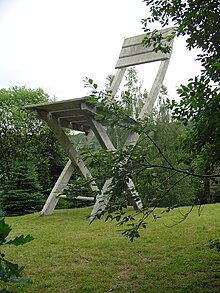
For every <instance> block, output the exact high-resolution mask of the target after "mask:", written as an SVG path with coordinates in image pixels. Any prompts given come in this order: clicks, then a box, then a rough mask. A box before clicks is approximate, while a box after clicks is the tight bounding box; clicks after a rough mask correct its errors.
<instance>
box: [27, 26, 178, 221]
mask: <svg viewBox="0 0 220 293" xmlns="http://www.w3.org/2000/svg"><path fill="white" fill-rule="evenodd" d="M171 30H172V29H164V30H162V31H161V33H162V35H163V36H166V35H169V34H170V32H171ZM144 36H145V35H144V34H142V35H138V36H135V37H131V38H126V39H125V40H124V43H123V46H122V50H121V53H120V55H119V59H118V62H117V64H116V67H115V68H116V69H118V70H117V73H116V75H115V77H114V80H113V82H112V85H111V94H112V96H115V95H116V93H117V90H118V88H119V86H120V84H121V81H122V78H123V76H124V74H125V71H126V68H127V67H129V66H134V65H139V64H144V63H150V62H156V61H160V62H161V64H160V67H159V69H158V72H157V75H156V77H155V80H154V82H153V84H152V88H151V90H150V93H149V96H148V99H147V101H146V103H145V104H144V106H143V108H142V110H141V112H140V114H139V117H138V118H139V119H142V118H143V117H144V116H145V115H148V114H150V112H151V111H152V108H153V106H154V103H155V101H156V98H157V96H158V94H159V91H160V88H161V86H162V83H163V80H164V77H165V74H166V71H167V68H168V64H169V60H170V57H171V52H172V45H173V41H171V42H169V43H168V45H169V46H170V47H171V50H170V52H169V53H162V52H157V53H156V52H154V51H153V49H152V48H151V47H149V48H146V47H143V45H142V44H141V42H142V40H143V38H144ZM27 108H28V109H30V110H32V111H35V112H36V114H37V115H38V117H39V118H41V119H43V120H44V121H46V122H47V124H48V125H49V127H50V128H51V129H52V131H53V133H54V135H55V136H56V138H57V140H58V141H59V143H60V144H61V145H62V147H63V149H64V151H65V152H66V154H67V156H68V157H69V161H68V162H67V164H66V166H65V168H64V169H63V171H62V173H61V174H60V176H59V178H58V180H57V182H56V183H55V185H54V187H53V189H52V191H51V193H50V195H49V197H48V199H47V201H46V203H45V205H44V207H43V209H42V212H41V215H50V214H51V213H52V212H53V210H54V209H55V207H56V204H57V202H58V200H59V198H60V197H62V191H63V189H64V188H65V187H66V185H67V184H68V182H69V180H70V178H71V176H72V174H73V172H74V170H75V168H77V169H78V170H79V172H80V174H81V175H82V176H83V177H85V178H88V179H90V188H91V190H92V191H96V192H97V193H98V195H97V197H96V200H95V204H94V207H93V210H92V212H91V216H90V219H91V220H93V219H94V218H95V217H96V215H97V214H99V213H101V212H102V211H104V209H105V207H106V205H107V203H108V201H109V196H108V195H107V192H106V191H107V190H108V188H109V185H110V184H111V181H112V179H111V178H109V179H107V180H106V182H105V184H104V186H103V188H102V190H99V188H98V187H97V185H96V183H95V181H94V180H93V178H92V175H91V173H90V171H89V169H88V168H87V166H86V164H85V163H84V161H83V160H82V159H81V157H80V149H81V148H82V147H84V146H85V145H87V144H89V143H90V142H91V140H92V138H93V136H94V135H95V136H96V138H97V139H98V141H99V143H100V145H101V146H102V147H103V149H105V150H115V148H114V146H113V144H112V142H111V140H110V138H109V137H108V135H107V133H106V130H105V127H104V126H103V125H102V123H101V122H99V121H96V120H95V115H96V111H95V108H94V107H91V105H89V104H88V103H87V102H86V98H85V97H83V98H78V99H71V100H65V101H57V102H51V103H42V104H37V105H28V106H27ZM63 128H69V129H71V130H77V131H81V132H84V133H85V137H84V139H83V140H82V141H81V143H80V144H79V145H78V147H77V148H76V147H75V146H74V145H73V144H72V143H71V142H70V140H69V138H68V136H67V135H66V134H65V132H64V130H63ZM138 139H139V135H138V134H137V133H132V134H130V135H129V136H128V137H127V140H126V142H125V147H126V146H128V145H135V144H136V143H137V141H138ZM127 184H128V188H129V189H130V191H131V193H132V195H133V196H135V197H134V198H135V202H136V205H137V207H138V208H141V207H142V203H141V201H140V199H138V196H137V195H138V194H137V193H136V191H135V188H134V184H133V182H132V180H130V181H129V182H128V183H127ZM78 198H79V199H80V197H78ZM81 199H83V198H81ZM88 199H90V200H91V198H88ZM92 200H93V199H92Z"/></svg>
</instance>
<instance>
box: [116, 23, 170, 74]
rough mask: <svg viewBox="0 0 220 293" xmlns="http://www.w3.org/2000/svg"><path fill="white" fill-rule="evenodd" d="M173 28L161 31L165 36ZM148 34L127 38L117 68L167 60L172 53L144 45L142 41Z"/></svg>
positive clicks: (168, 43)
mask: <svg viewBox="0 0 220 293" xmlns="http://www.w3.org/2000/svg"><path fill="white" fill-rule="evenodd" d="M172 30H173V28H168V29H163V30H160V31H159V33H161V34H162V36H163V37H165V36H167V35H169V34H170V33H171V31H172ZM145 36H146V34H141V35H138V36H135V37H130V38H126V39H125V40H124V43H123V45H122V49H121V53H120V55H119V59H118V62H117V64H116V67H115V68H116V69H120V68H123V67H128V66H135V65H139V64H144V63H150V62H154V61H162V60H167V59H168V58H169V57H170V54H169V53H167V54H165V53H162V52H160V51H158V52H154V51H153V48H152V47H144V46H143V44H142V41H143V39H144V37H145ZM171 44H172V42H167V45H171Z"/></svg>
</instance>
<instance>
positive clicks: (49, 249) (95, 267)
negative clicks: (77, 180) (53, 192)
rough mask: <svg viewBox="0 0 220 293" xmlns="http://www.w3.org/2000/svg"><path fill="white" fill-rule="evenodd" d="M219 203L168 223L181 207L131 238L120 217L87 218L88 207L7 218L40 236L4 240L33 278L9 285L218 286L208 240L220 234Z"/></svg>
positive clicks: (97, 288) (63, 288)
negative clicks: (20, 240) (121, 226)
mask: <svg viewBox="0 0 220 293" xmlns="http://www.w3.org/2000/svg"><path fill="white" fill-rule="evenodd" d="M188 209H189V208H187V207H184V208H181V211H183V212H186V211H187V210H188ZM219 210H220V204H215V205H206V206H204V207H203V211H202V215H201V216H198V209H196V208H195V209H194V210H193V212H192V213H191V214H190V215H189V217H188V218H187V219H186V220H185V221H184V222H182V223H180V224H178V225H176V226H173V227H170V226H171V225H172V223H173V220H174V219H177V218H178V216H179V215H180V213H179V211H178V209H176V210H174V211H171V212H170V213H166V214H163V217H162V218H161V219H158V220H156V221H154V220H153V219H152V220H149V222H148V224H147V228H146V229H145V230H143V231H142V232H141V238H140V239H137V240H135V241H134V242H133V243H132V242H130V241H129V240H128V239H126V238H125V237H123V236H122V235H121V233H120V232H119V231H118V229H119V228H118V227H116V226H115V223H114V222H107V223H105V222H104V221H103V220H101V221H99V220H97V221H95V222H94V223H93V224H92V225H89V224H88V218H87V216H88V215H89V212H90V208H83V209H73V210H57V211H55V212H54V214H53V215H52V216H48V217H40V216H39V214H32V215H26V216H21V217H11V218H7V219H6V222H7V223H9V224H10V225H11V226H12V233H11V234H12V237H13V236H14V235H20V234H25V235H26V234H31V235H32V236H34V238H35V239H34V240H33V241H32V242H30V243H28V244H25V245H23V246H19V247H14V246H11V247H4V248H3V252H4V253H5V254H6V256H7V258H8V259H10V260H11V261H15V262H17V263H19V265H24V266H25V270H24V274H23V275H24V277H30V278H31V279H32V281H33V284H30V285H14V284H13V285H8V288H9V289H11V290H12V291H13V292H27V293H28V292H74V293H75V292H76V293H77V292H83V293H84V292H85V293H86V292H94V293H99V292H100V293H104V292H123V293H127V292H130V293H138V292H152V293H153V292H157V293H158V292H159V293H160V292H193V293H195V292H220V254H219V253H218V252H217V251H215V250H211V249H209V247H208V245H207V243H208V241H209V239H212V238H220V222H219ZM158 212H160V210H158ZM1 285H2V286H4V285H3V284H1Z"/></svg>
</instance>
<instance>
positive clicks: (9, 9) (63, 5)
mask: <svg viewBox="0 0 220 293" xmlns="http://www.w3.org/2000/svg"><path fill="white" fill-rule="evenodd" d="M147 13H148V12H147V8H146V6H145V3H143V2H142V0H110V1H109V0H108V1H107V0H80V1H73V0H0V36H1V46H0V88H2V87H4V88H8V87H11V86H21V85H26V86H27V87H30V88H37V87H41V88H43V89H44V90H45V91H46V92H47V93H49V94H50V96H51V97H53V96H56V97H57V99H58V100H61V99H69V98H77V97H81V96H83V95H85V94H86V92H87V91H88V90H86V89H84V82H83V80H84V79H85V77H89V78H92V79H94V81H96V83H98V85H99V86H100V88H102V87H103V85H104V82H105V78H106V77H107V75H108V74H114V73H116V70H115V69H114V67H115V65H116V61H117V58H118V56H119V53H120V50H121V46H122V43H123V39H124V38H125V37H131V36H134V35H138V34H142V33H143V30H142V25H141V19H142V18H145V17H147ZM152 28H154V27H152ZM156 28H159V27H156ZM195 56H196V55H195V53H194V52H188V51H186V49H185V42H184V40H183V39H177V40H175V43H174V50H173V54H172V58H171V62H170V66H169V69H168V72H167V75H166V78H165V81H164V83H165V85H167V87H168V90H169V93H170V96H171V97H173V96H174V95H175V89H176V87H177V86H178V85H180V84H181V83H184V82H186V81H187V80H188V79H189V78H190V77H192V76H194V75H196V74H198V73H199V69H200V67H199V63H198V62H195V61H194V59H195ZM138 70H139V72H140V79H141V80H143V81H144V88H147V89H148V90H149V89H150V85H151V83H152V81H153V77H154V74H155V73H156V70H157V66H155V64H145V65H142V66H138Z"/></svg>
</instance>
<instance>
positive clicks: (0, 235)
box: [0, 219, 11, 245]
mask: <svg viewBox="0 0 220 293" xmlns="http://www.w3.org/2000/svg"><path fill="white" fill-rule="evenodd" d="M10 231H11V226H9V225H8V224H6V223H5V220H4V219H0V245H1V244H3V243H4V242H5V241H6V237H7V236H8V234H9V233H10Z"/></svg>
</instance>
